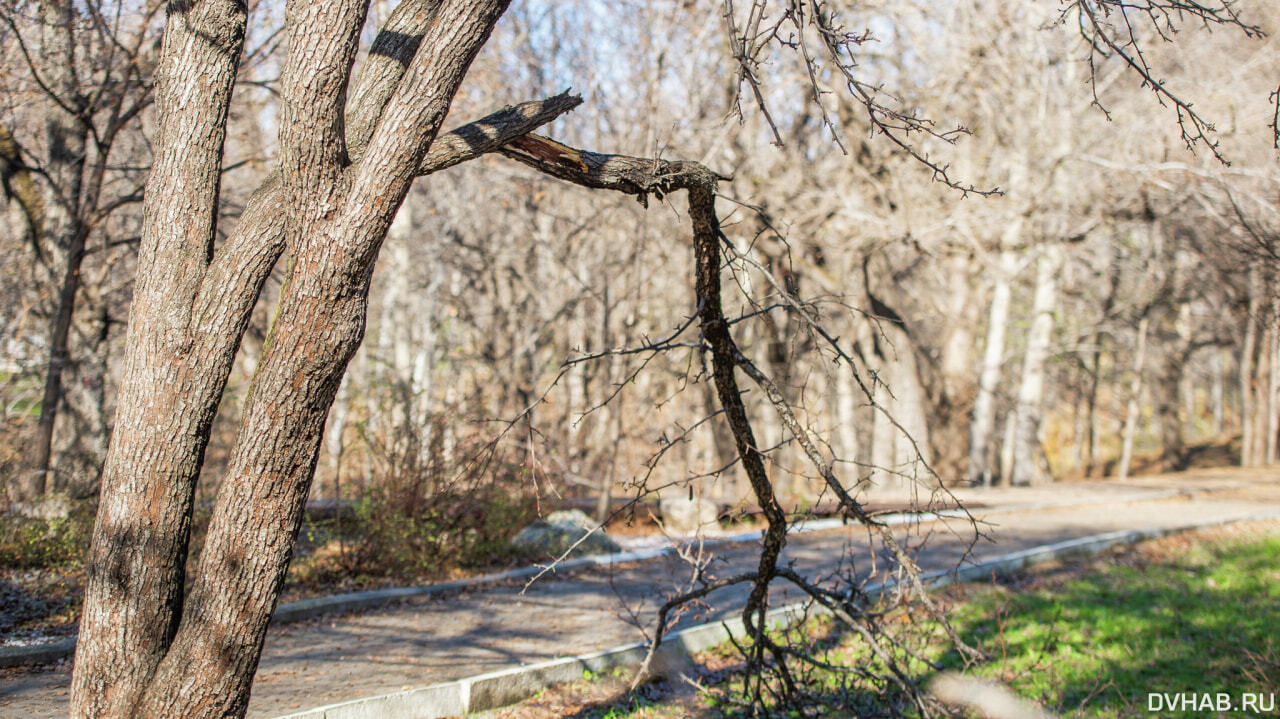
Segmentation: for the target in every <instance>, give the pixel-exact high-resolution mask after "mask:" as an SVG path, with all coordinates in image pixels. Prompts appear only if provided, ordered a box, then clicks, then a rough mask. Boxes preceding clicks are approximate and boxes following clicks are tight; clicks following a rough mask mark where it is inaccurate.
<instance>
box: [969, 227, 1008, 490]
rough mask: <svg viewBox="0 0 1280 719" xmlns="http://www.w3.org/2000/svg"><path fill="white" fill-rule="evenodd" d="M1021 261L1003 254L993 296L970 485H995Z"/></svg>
mask: <svg viewBox="0 0 1280 719" xmlns="http://www.w3.org/2000/svg"><path fill="white" fill-rule="evenodd" d="M1017 267H1018V257H1017V255H1016V254H1015V253H1014V252H1013V250H1012V249H1004V250H1001V252H1000V267H999V269H998V270H997V271H996V276H995V282H996V285H995V289H994V290H993V291H992V294H991V312H990V313H989V315H988V320H987V347H986V350H985V351H984V352H983V355H982V369H981V372H980V373H979V380H978V394H977V397H976V399H975V400H974V403H973V426H972V431H971V432H970V440H969V481H970V483H972V484H981V485H982V486H984V487H989V486H991V484H992V467H991V463H992V459H993V452H992V441H991V440H992V438H993V434H994V431H995V424H996V392H997V390H998V389H999V387H1000V371H1001V367H1002V365H1003V363H1004V336H1005V330H1006V328H1007V327H1008V324H1009V305H1010V302H1011V300H1012V295H1013V292H1012V289H1011V287H1010V282H1011V280H1012V279H1013V276H1014V274H1016V272H1017Z"/></svg>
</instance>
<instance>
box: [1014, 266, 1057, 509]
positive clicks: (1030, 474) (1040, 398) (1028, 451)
mask: <svg viewBox="0 0 1280 719" xmlns="http://www.w3.org/2000/svg"><path fill="white" fill-rule="evenodd" d="M1061 267H1062V246H1061V245H1058V244H1051V245H1047V246H1046V247H1044V248H1043V249H1042V251H1041V256H1040V261H1039V264H1038V266H1037V268H1036V292H1035V299H1034V300H1033V302H1032V308H1031V313H1032V319H1031V332H1030V334H1029V335H1028V337H1027V354H1026V357H1025V359H1024V360H1023V364H1022V381H1021V383H1020V384H1019V386H1018V404H1017V411H1016V412H1017V423H1016V426H1015V431H1014V446H1013V471H1012V473H1011V474H1010V475H1009V481H1010V483H1011V484H1014V485H1024V484H1025V485H1037V484H1044V483H1046V482H1051V481H1053V478H1052V477H1051V476H1050V475H1049V474H1048V473H1047V472H1046V471H1045V470H1044V468H1043V467H1042V466H1041V461H1040V458H1041V454H1042V452H1041V444H1040V434H1041V425H1042V423H1043V415H1044V381H1045V371H1046V367H1045V365H1046V364H1047V362H1048V359H1049V343H1050V341H1051V340H1052V338H1053V311H1054V309H1055V306H1056V304H1057V301H1058V287H1057V274H1058V271H1059V269H1061Z"/></svg>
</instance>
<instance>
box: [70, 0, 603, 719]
mask: <svg viewBox="0 0 1280 719" xmlns="http://www.w3.org/2000/svg"><path fill="white" fill-rule="evenodd" d="M504 8H505V2H500V1H492V2H478V1H464V0H456V1H453V2H449V1H446V2H443V3H436V2H429V1H424V2H407V3H404V4H402V5H401V6H400V7H399V8H398V9H397V12H396V13H395V14H394V15H393V16H392V17H391V18H390V19H389V20H388V23H387V26H386V27H385V28H384V29H383V32H382V33H381V34H380V35H379V37H378V39H377V40H376V41H375V52H374V55H373V57H371V59H370V61H369V62H367V63H366V64H365V66H364V70H363V71H362V73H361V76H360V77H359V78H357V80H356V82H355V84H354V86H353V88H352V92H351V98H352V99H351V102H349V103H344V101H345V100H346V97H347V96H346V86H347V73H348V72H349V70H350V66H351V62H352V59H353V57H354V53H355V48H356V45H357V38H358V34H359V31H360V27H361V25H362V23H363V16H364V6H363V4H361V3H360V2H358V1H350V0H349V1H348V2H343V3H335V4H327V5H307V4H305V3H302V4H299V3H291V4H290V7H289V10H288V12H287V14H286V25H287V27H288V34H289V47H290V51H289V58H288V60H287V62H286V70H285V75H284V80H283V84H282V87H283V95H284V99H285V102H284V113H283V115H282V122H281V127H282V129H281V140H280V148H281V149H280V168H279V170H278V171H277V172H276V173H274V174H273V175H272V176H271V177H270V178H269V179H268V181H266V182H265V183H264V184H263V186H262V187H260V188H259V190H258V191H257V192H256V193H255V194H254V196H253V198H252V199H251V201H250V203H249V205H248V207H247V208H246V211H245V213H244V215H243V216H242V218H241V221H240V223H239V224H238V225H237V227H236V229H235V230H234V231H233V233H232V234H231V236H230V237H228V238H227V240H225V241H224V242H223V243H222V244H221V245H220V246H218V247H217V248H215V247H214V242H213V240H214V218H215V214H214V211H215V208H216V203H217V196H218V179H219V170H220V163H221V150H222V141H223V137H224V130H225V118H226V111H227V103H228V100H229V96H230V91H231V87H232V84H233V82H234V79H235V75H236V62H237V60H238V58H239V55H240V48H241V45H242V43H243V36H244V27H245V21H246V17H245V11H244V6H242V5H241V4H239V3H237V2H233V1H229V0H209V1H206V2H196V3H191V4H184V5H181V6H172V7H171V12H170V16H169V21H168V23H167V25H166V28H165V35H164V46H163V61H162V66H161V68H160V70H159V73H158V87H157V102H158V104H159V106H160V117H161V118H162V124H161V126H160V128H159V130H158V134H157V139H156V158H155V162H154V164H153V170H152V174H151V176H150V179H149V181H148V186H147V192H146V197H147V201H146V205H145V220H144V221H145V224H144V231H143V238H142V246H141V254H140V266H139V273H138V283H137V289H136V291H135V299H134V304H133V308H132V313H131V322H130V329H129V338H128V341H127V349H126V357H125V373H124V374H125V376H124V381H123V383H122V387H121V392H120V412H119V415H118V417H117V430H116V434H115V435H114V437H113V440H112V443H111V448H110V450H109V452H108V458H107V466H106V470H105V475H104V480H103V498H102V502H101V504H100V510H99V517H98V522H97V524H96V526H95V531H94V540H93V549H92V553H91V558H90V575H89V579H88V586H87V590H86V600H85V610H84V616H83V619H82V621H81V634H80V642H79V645H78V648H77V657H76V671H75V676H74V679H73V685H72V714H73V716H103V717H127V716H174V715H187V716H192V717H202V716H236V715H239V714H242V713H243V711H244V707H245V704H246V702H247V698H248V689H249V682H250V680H251V678H252V675H253V670H254V668H255V667H256V664H257V660H258V656H259V653H260V650H261V643H262V638H263V635H264V632H265V628H266V624H267V621H268V619H269V617H270V614H271V612H272V610H273V608H274V604H275V600H276V597H277V595H278V591H279V586H280V582H281V581H282V578H283V574H284V568H285V566H286V564H287V559H288V555H289V551H290V549H291V546H292V538H293V535H294V532H295V531H296V527H297V523H298V521H299V519H300V516H301V506H302V503H303V500H304V499H305V497H306V494H307V489H308V485H309V482H310V479H311V476H312V474H313V472H314V467H315V462H316V456H317V450H318V447H319V442H320V437H321V429H322V426H323V422H324V417H325V414H326V413H327V411H328V409H329V405H330V404H331V403H332V401H333V397H334V394H335V392H336V390H337V386H338V381H339V380H340V378H341V375H342V371H343V369H344V367H345V364H346V362H347V360H348V359H349V358H350V355H351V353H352V352H353V351H354V349H355V347H356V345H357V344H358V343H359V340H360V337H361V331H362V327H363V321H364V315H365V312H366V299H367V296H366V294H365V293H366V291H367V289H368V281H369V273H370V271H371V268H372V264H373V262H374V260H375V259H376V256H377V251H378V248H379V245H380V243H381V241H382V239H383V238H384V236H385V234H386V231H387V228H388V226H389V225H390V223H391V220H392V218H393V216H394V214H395V211H396V209H397V208H398V207H399V205H400V203H401V201H402V200H403V198H404V195H405V192H406V191H407V189H408V186H409V182H410V181H411V180H412V179H413V177H414V176H415V175H421V174H427V173H430V172H434V171H436V170H439V169H441V168H443V167H448V166H450V165H452V164H456V163H458V162H461V161H464V160H467V159H470V158H473V157H476V156H478V155H480V154H483V153H485V152H490V151H493V150H495V149H497V148H498V147H500V146H501V145H503V144H504V143H506V142H508V141H510V140H511V139H513V138H515V137H519V136H520V135H523V134H524V133H526V132H528V131H529V130H531V129H534V128H536V127H538V126H540V125H542V124H545V123H546V122H548V121H549V120H551V119H553V118H554V117H556V116H558V115H559V114H562V113H563V112H565V111H567V110H569V109H571V108H572V107H573V106H575V105H576V104H578V102H580V100H579V99H578V98H573V97H568V96H560V97H557V98H552V99H551V100H548V101H545V102H542V103H527V104H526V105H524V106H520V107H517V108H512V109H509V110H506V111H503V112H499V113H495V114H494V115H492V116H490V117H489V118H486V119H485V120H482V121H479V122H476V123H473V124H471V125H468V126H466V127H464V128H461V129H460V130H457V131H455V132H453V133H450V134H448V135H445V136H443V137H440V138H438V139H436V140H435V142H434V143H433V142H432V141H433V139H434V138H435V134H436V131H437V129H438V127H439V124H440V122H441V120H442V119H443V117H444V115H445V113H446V111H447V109H448V105H449V102H450V101H451V98H452V97H453V94H454V92H455V91H456V88H457V86H458V83H459V82H460V81H461V78H462V76H463V74H464V73H465V71H466V68H467V67H468V65H469V63H470V61H471V59H472V58H473V57H474V54H475V52H476V51H477V50H478V49H479V47H480V46H481V45H482V44H483V42H484V40H485V39H486V38H487V36H488V33H489V31H490V29H491V28H492V26H493V23H494V22H496V20H497V18H498V16H499V15H500V14H501V12H502V11H503V9H504ZM437 10H439V12H438V13H437ZM344 105H345V107H344ZM344 109H348V114H347V117H346V121H345V124H344V121H343V111H344ZM344 131H345V143H344ZM428 148H429V150H428ZM215 249H216V252H215ZM286 249H287V250H288V252H289V255H290V257H291V266H290V268H289V271H288V273H287V274H288V280H287V285H286V288H285V290H284V291H283V292H282V298H281V302H280V309H279V312H278V314H277V318H276V320H275V322H274V324H273V326H272V328H271V331H270V334H269V337H268V341H267V346H266V348H265V349H264V354H263V357H262V359H261V361H260V362H259V364H258V368H257V372H256V375H255V378H254V382H253V386H252V389H251V391H250V395H249V397H248V398H247V400H246V404H245V407H244V411H243V420H242V423H241V429H240V432H239V435H238V438H237V441H236V444H235V447H234V449H233V452H232V459H231V464H230V467H229V468H228V471H227V475H226V478H225V479H224V481H223V485H222V488H221V490H220V492H219V496H218V500H217V503H216V506H215V509H214V516H213V519H212V523H211V526H210V530H209V536H208V540H207V544H206V547H205V550H204V552H203V553H202V555H201V562H200V565H199V572H198V574H197V575H196V577H195V579H194V582H193V584H192V587H191V592H190V596H189V599H188V601H187V602H186V603H185V605H184V603H183V601H182V597H183V592H184V587H185V577H184V576H183V565H184V562H185V560H186V545H187V540H188V532H189V526H190V511H191V504H192V494H193V491H194V487H195V479H196V477H197V476H198V473H199V469H200V464H201V461H202V457H203V452H204V448H205V446H206V443H207V441H208V433H209V426H210V423H211V421H212V418H213V414H214V411H215V410H216V407H217V402H218V398H219V397H220V396H221V393H222V389H223V387H224V386H225V382H226V378H227V375H228V373H229V370H230V367H231V363H232V361H233V359H234V356H235V351H236V347H237V345H238V343H239V340H240V337H241V336H242V334H243V332H244V329H245V327H246V325H247V323H248V318H249V314H250V311H251V309H252V307H253V304H254V301H255V300H256V298H257V296H258V293H259V291H260V289H261V287H262V283H263V282H264V281H265V278H266V276H267V274H268V272H269V271H270V269H271V267H272V266H273V265H274V264H275V262H276V260H277V259H278V258H279V257H280V256H281V254H282V253H283V252H285V250H286Z"/></svg>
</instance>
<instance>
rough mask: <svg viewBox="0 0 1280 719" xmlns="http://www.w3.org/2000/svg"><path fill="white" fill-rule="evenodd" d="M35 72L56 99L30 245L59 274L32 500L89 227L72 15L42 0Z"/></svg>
mask: <svg viewBox="0 0 1280 719" xmlns="http://www.w3.org/2000/svg"><path fill="white" fill-rule="evenodd" d="M38 12H39V16H40V28H41V32H40V41H41V51H42V52H41V55H42V58H43V59H42V61H41V72H42V75H43V81H44V82H45V83H46V84H47V85H48V86H49V88H50V90H51V91H52V92H53V93H55V94H56V95H57V97H58V98H59V102H52V101H51V102H50V103H49V107H48V109H47V110H46V111H45V123H44V124H45V131H46V133H47V134H48V143H49V155H48V158H47V165H46V167H45V172H46V173H47V175H48V176H47V178H46V179H47V181H48V186H47V187H48V190H47V191H46V192H45V195H44V202H43V207H44V213H43V218H42V223H41V225H42V226H41V227H39V228H38V231H37V233H36V237H37V242H39V243H40V244H41V245H43V246H44V249H45V251H46V252H47V253H48V256H49V259H50V260H52V262H51V263H50V264H51V266H52V267H53V268H57V269H60V270H61V276H60V277H59V278H58V287H57V290H56V293H55V300H54V304H53V306H52V308H51V313H50V318H49V330H48V340H47V341H48V351H49V359H48V361H47V362H46V363H45V378H44V394H43V399H42V401H41V405H40V420H39V422H38V423H37V425H36V436H35V438H34V442H33V445H32V450H31V451H32V454H31V463H30V470H29V474H28V477H27V480H26V482H25V487H24V493H25V494H27V495H28V496H29V497H30V498H33V499H34V498H36V497H39V496H40V495H43V494H44V493H45V490H46V489H47V487H48V475H49V471H50V466H51V460H52V459H53V434H54V427H55V426H56V424H57V418H58V410H59V409H60V407H61V405H62V394H63V392H62V385H63V374H64V372H66V370H67V367H68V365H69V364H70V362H71V356H70V353H69V351H68V346H67V344H68V336H69V334H70V331H71V323H72V319H73V316H74V313H75V305H76V295H77V294H78V292H79V291H80V265H81V264H82V262H83V261H84V251H85V240H86V236H87V234H88V228H87V227H86V226H85V224H84V222H83V220H82V219H81V217H80V208H81V192H82V189H83V177H84V174H83V170H84V164H85V152H86V145H87V140H88V130H87V128H86V126H85V125H84V123H82V122H81V121H80V119H79V118H78V117H76V116H75V115H74V114H73V113H72V112H71V111H72V110H76V109H77V107H76V106H75V104H73V105H71V106H68V105H66V104H65V103H67V102H71V103H78V102H79V101H78V100H77V99H76V98H78V97H79V96H80V95H79V92H80V87H79V82H78V81H77V79H76V66H75V47H76V41H75V27H76V22H77V18H76V12H75V9H74V7H73V5H72V3H71V2H69V1H68V0H42V2H40V5H39V9H38Z"/></svg>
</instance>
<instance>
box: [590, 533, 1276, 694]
mask: <svg viewBox="0 0 1280 719" xmlns="http://www.w3.org/2000/svg"><path fill="white" fill-rule="evenodd" d="M1220 534H1225V535H1227V536H1228V537H1229V538H1227V539H1211V540H1204V539H1203V538H1201V539H1200V541H1195V538H1194V536H1193V537H1191V538H1188V537H1186V536H1184V537H1174V538H1167V539H1164V540H1159V541H1158V542H1156V543H1154V544H1148V545H1147V547H1148V549H1147V550H1139V549H1134V548H1126V549H1123V550H1120V551H1119V552H1117V553H1113V554H1109V555H1107V556H1105V557H1099V558H1092V559H1084V560H1075V561H1074V562H1073V563H1071V564H1070V565H1068V566H1065V567H1059V568H1056V569H1052V570H1050V569H1042V570H1032V571H1030V572H1026V573H1023V574H1020V575H1018V576H1016V577H1014V578H1012V579H1011V580H1009V581H1006V582H1003V583H999V584H985V585H984V584H970V585H964V586H960V587H953V588H950V589H949V590H947V591H946V592H945V598H946V600H947V601H950V602H952V610H951V612H950V617H951V620H952V624H953V626H954V628H955V629H956V631H957V633H958V634H959V636H960V637H961V639H963V640H964V641H965V642H966V643H968V644H969V645H971V646H975V647H978V648H980V649H982V650H983V651H985V652H986V653H987V655H988V658H987V659H985V660H982V661H980V662H978V663H976V664H973V665H971V666H970V667H968V671H969V672H971V673H972V674H974V675H977V676H981V677H986V678H989V679H994V680H996V681H999V682H1002V683H1004V684H1007V685H1008V686H1010V687H1011V688H1012V689H1013V690H1014V691H1015V692H1017V693H1018V694H1020V695H1021V696H1023V697H1026V698H1028V699H1032V700H1035V701H1037V702H1040V703H1042V704H1043V705H1044V706H1046V707H1047V708H1049V709H1051V710H1053V711H1054V712H1056V713H1058V714H1060V715H1061V716H1064V717H1090V718H1092V717H1132V716H1153V715H1152V714H1150V713H1149V712H1148V711H1147V708H1146V703H1147V695H1148V693H1156V692H1159V693H1166V694H1169V693H1186V692H1195V693H1197V694H1204V693H1217V692H1226V693H1229V694H1231V695H1232V696H1233V697H1236V698H1237V699H1238V698H1239V697H1240V695H1241V694H1242V693H1245V692H1257V693H1273V692H1277V691H1280V689H1278V687H1280V632H1277V631H1276V630H1277V627H1278V626H1280V532H1277V530H1276V528H1275V526H1274V525H1270V527H1269V528H1263V529H1261V530H1256V531H1255V530H1245V531H1234V530H1225V531H1224V532H1222V533H1220ZM1215 536H1216V535H1215ZM828 626H829V624H828V623H826V622H824V621H821V620H820V621H816V622H814V623H813V624H812V625H811V626H808V627H807V628H806V631H807V634H808V636H811V637H819V638H820V639H819V640H818V643H817V644H816V645H813V646H812V649H813V650H815V651H816V652H817V653H818V654H819V655H820V656H822V657H823V658H824V659H826V660H828V661H832V662H833V663H840V664H845V665H848V664H851V663H854V662H857V661H859V660H862V661H865V660H866V659H867V658H868V657H867V656H866V649H865V647H863V646H861V645H860V643H859V642H858V641H856V640H854V639H852V638H851V637H849V636H844V637H833V636H831V635H830V634H828V633H827V632H826V628H827V627H828ZM913 631H914V632H915V640H914V641H913V643H915V642H916V641H923V642H925V643H926V646H925V647H923V649H924V653H925V654H928V655H930V656H931V657H932V658H933V659H935V660H937V661H940V662H941V663H942V664H943V665H944V666H946V667H948V668H952V669H958V668H961V666H962V662H961V659H960V657H959V654H958V652H956V651H954V649H953V648H952V647H951V646H950V644H949V640H946V641H944V640H943V637H944V636H945V635H944V634H943V633H942V632H941V631H939V628H938V627H937V626H929V625H919V626H917V627H916V628H915V630H913ZM824 635H825V638H823V637H824ZM712 653H713V654H718V655H719V656H723V652H721V651H719V649H717V650H713V652H712ZM709 656H710V655H709ZM914 668H915V669H916V670H917V671H921V670H924V672H928V671H931V670H930V669H928V668H927V667H926V666H925V665H924V664H923V663H917V664H916V666H915V667H914ZM837 676H838V675H835V674H834V673H831V672H828V673H827V674H826V675H824V674H823V672H818V673H817V674H815V675H812V676H810V677H809V678H810V679H811V680H812V683H811V684H810V685H809V686H810V688H811V690H817V691H818V692H819V693H822V692H824V691H826V692H830V696H831V698H832V702H831V705H829V706H828V707H827V709H826V710H825V711H820V712H819V713H820V714H822V715H823V716H846V715H849V716H852V715H862V714H878V713H879V712H880V711H882V710H883V709H884V704H885V703H886V702H887V701H888V697H885V696H879V695H877V694H874V693H868V692H866V691H859V690H858V689H857V688H856V687H851V686H844V687H841V686H840V681H839V680H838V678H837ZM926 681H927V677H926ZM740 686H741V685H740V684H739V683H738V682H737V681H735V680H732V679H731V680H730V681H728V682H725V683H724V684H722V685H720V686H719V687H717V688H716V689H715V690H713V691H711V692H707V693H703V694H702V695H700V696H682V697H680V696H669V697H666V698H663V697H660V696H652V694H653V693H652V692H650V693H649V694H648V695H645V696H643V697H640V698H638V697H636V696H634V695H626V694H623V695H621V696H614V697H613V698H611V699H607V700H604V701H598V702H594V703H590V702H589V703H587V705H586V706H583V707H582V708H581V710H580V711H579V712H578V713H575V714H573V716H575V717H583V718H587V717H591V718H597V717H598V718H601V719H603V718H604V717H610V718H611V719H622V718H624V717H625V718H634V719H639V718H640V717H648V718H663V719H666V718H667V717H720V716H731V715H733V710H732V709H731V708H730V707H731V706H732V705H733V704H734V703H735V702H734V701H733V700H734V699H735V698H737V699H741V695H740V694H739V693H738V691H739V689H740ZM851 690H852V691H851ZM658 693H659V694H661V693H662V692H658ZM850 702H855V703H862V702H866V704H864V706H862V707H861V708H860V709H854V708H852V707H851V706H850ZM739 707H740V705H739ZM833 707H842V708H833ZM738 712H739V714H740V712H741V709H740V708H739V709H738ZM1157 713H1158V714H1160V715H1161V716H1185V717H1192V716H1200V714H1196V713H1195V712H1186V713H1172V714H1171V713H1168V712H1163V713H1162V712H1157ZM1224 716H1234V715H1231V714H1227V715H1224Z"/></svg>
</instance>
